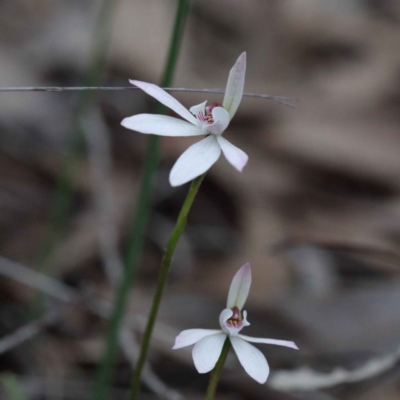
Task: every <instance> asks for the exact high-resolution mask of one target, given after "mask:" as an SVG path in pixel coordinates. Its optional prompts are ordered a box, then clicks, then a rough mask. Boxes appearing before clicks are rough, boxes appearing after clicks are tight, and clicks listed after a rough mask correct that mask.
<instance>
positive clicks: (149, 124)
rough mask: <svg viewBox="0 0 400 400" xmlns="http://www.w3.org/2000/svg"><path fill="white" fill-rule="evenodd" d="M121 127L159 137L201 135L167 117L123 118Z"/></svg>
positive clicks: (147, 115) (143, 115) (136, 116)
mask: <svg viewBox="0 0 400 400" xmlns="http://www.w3.org/2000/svg"><path fill="white" fill-rule="evenodd" d="M121 125H122V126H124V127H125V128H128V129H132V130H134V131H137V132H140V133H152V134H154V135H161V136H197V135H203V133H202V132H201V130H200V129H198V128H197V127H196V126H195V125H193V124H190V123H189V122H186V121H182V120H181V119H178V118H174V117H169V116H167V115H154V114H138V115H134V116H133V117H128V118H124V119H123V120H122V122H121Z"/></svg>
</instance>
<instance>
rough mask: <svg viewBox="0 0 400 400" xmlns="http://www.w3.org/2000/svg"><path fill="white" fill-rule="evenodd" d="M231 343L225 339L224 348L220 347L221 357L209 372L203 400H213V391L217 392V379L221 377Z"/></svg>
mask: <svg viewBox="0 0 400 400" xmlns="http://www.w3.org/2000/svg"><path fill="white" fill-rule="evenodd" d="M230 347H231V342H230V341H229V338H226V340H225V343H224V346H223V347H222V351H221V355H220V356H219V359H218V361H217V364H215V367H214V369H213V370H212V372H211V377H210V382H209V384H208V388H207V394H206V397H205V400H214V396H215V391H216V390H217V386H218V382H219V377H220V376H221V372H222V368H223V367H224V364H225V360H226V357H227V356H228V353H229V349H230Z"/></svg>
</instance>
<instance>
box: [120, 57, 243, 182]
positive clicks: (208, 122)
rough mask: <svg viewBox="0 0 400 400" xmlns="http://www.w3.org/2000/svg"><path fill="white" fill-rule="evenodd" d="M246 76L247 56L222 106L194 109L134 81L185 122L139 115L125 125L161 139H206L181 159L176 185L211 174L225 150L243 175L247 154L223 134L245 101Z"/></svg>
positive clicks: (173, 179) (203, 105)
mask: <svg viewBox="0 0 400 400" xmlns="http://www.w3.org/2000/svg"><path fill="white" fill-rule="evenodd" d="M245 74H246V53H242V54H241V55H240V56H239V58H238V59H237V61H236V63H235V65H234V66H233V67H232V69H231V71H230V73H229V77H228V83H227V86H226V91H225V96H224V100H223V102H222V104H218V103H213V104H210V105H208V106H207V105H206V104H207V101H205V102H203V103H201V104H198V105H197V106H193V107H191V108H190V110H187V109H186V108H185V107H184V106H183V105H182V104H181V103H179V101H178V100H176V99H175V98H174V97H172V96H171V95H170V94H168V93H167V92H166V91H164V90H163V89H161V88H160V87H158V86H156V85H154V84H152V83H146V82H140V81H135V80H130V83H132V84H133V85H136V86H137V87H138V88H140V89H142V90H143V91H144V92H146V93H147V94H148V95H150V96H152V97H154V98H155V99H156V100H158V101H159V102H160V103H162V104H164V105H165V106H167V107H169V108H170V109H171V110H173V111H175V112H176V113H177V114H178V115H179V116H181V117H182V118H183V119H184V120H185V121H184V120H181V119H178V118H174V117H170V116H166V115H153V114H139V115H134V116H133V117H128V118H125V119H124V120H123V121H122V122H121V125H123V126H124V127H125V128H128V129H132V130H134V131H137V132H141V133H149V134H155V135H161V136H201V135H205V136H206V137H205V138H204V139H202V140H200V141H199V142H197V143H195V144H194V145H192V146H190V147H189V148H188V149H187V150H186V151H185V152H184V153H183V154H182V155H181V156H180V157H179V158H178V160H177V161H176V163H175V165H174V166H173V168H172V170H171V173H170V176H169V181H170V183H171V185H172V186H179V185H183V184H184V183H187V182H189V181H191V180H192V179H194V178H196V177H198V176H200V175H201V174H203V173H204V172H206V171H208V170H209V169H210V168H211V166H212V165H213V164H214V163H215V162H216V161H217V160H218V158H219V156H220V155H221V151H222V153H224V155H225V157H226V159H227V160H228V162H229V163H230V164H232V165H233V167H235V168H236V169H237V170H238V171H239V172H242V170H243V168H244V166H245V165H246V164H247V160H248V156H247V154H246V153H245V152H243V151H242V150H240V149H239V148H237V147H236V146H234V145H233V144H232V143H230V142H229V141H228V140H226V139H225V138H223V137H222V134H223V132H224V131H225V129H226V128H227V127H228V125H229V122H230V121H231V119H232V118H233V116H234V115H235V113H236V110H237V109H238V107H239V104H240V101H241V100H242V95H243V87H244V78H245Z"/></svg>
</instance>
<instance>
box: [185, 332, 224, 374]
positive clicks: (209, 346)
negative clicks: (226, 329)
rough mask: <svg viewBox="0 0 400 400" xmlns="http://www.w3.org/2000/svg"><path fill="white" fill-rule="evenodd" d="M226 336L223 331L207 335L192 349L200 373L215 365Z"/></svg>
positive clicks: (209, 369)
mask: <svg viewBox="0 0 400 400" xmlns="http://www.w3.org/2000/svg"><path fill="white" fill-rule="evenodd" d="M226 338H227V336H226V335H225V333H222V332H221V333H217V334H216V335H211V336H207V337H205V338H203V339H201V340H200V341H199V342H197V343H196V344H195V345H194V347H193V351H192V356H193V361H194V365H195V367H196V369H197V371H198V372H199V373H200V374H205V373H206V372H210V371H211V370H212V369H213V368H214V367H215V364H216V363H217V361H218V358H219V356H220V354H221V350H222V346H223V345H224V343H225V340H226Z"/></svg>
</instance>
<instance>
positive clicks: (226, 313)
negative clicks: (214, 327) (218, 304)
mask: <svg viewBox="0 0 400 400" xmlns="http://www.w3.org/2000/svg"><path fill="white" fill-rule="evenodd" d="M232 315H233V311H232V310H231V309H230V308H225V309H224V310H222V311H221V314H220V315H219V324H220V326H221V328H222V330H223V331H224V332H225V333H226V334H227V335H231V334H232V332H231V330H230V327H229V326H227V325H226V321H228V319H229V318H230V317H232Z"/></svg>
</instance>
